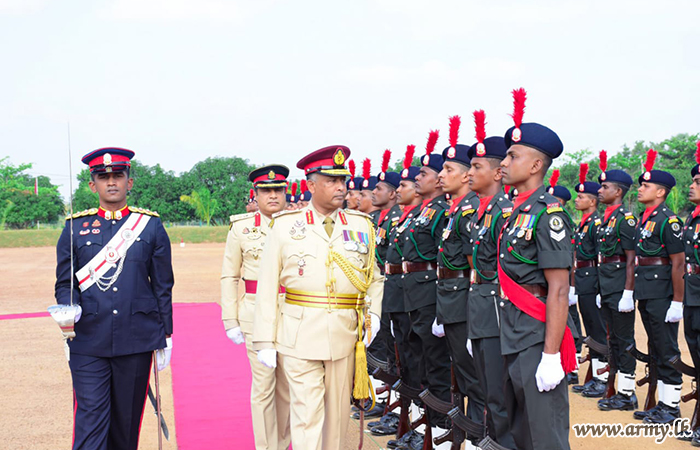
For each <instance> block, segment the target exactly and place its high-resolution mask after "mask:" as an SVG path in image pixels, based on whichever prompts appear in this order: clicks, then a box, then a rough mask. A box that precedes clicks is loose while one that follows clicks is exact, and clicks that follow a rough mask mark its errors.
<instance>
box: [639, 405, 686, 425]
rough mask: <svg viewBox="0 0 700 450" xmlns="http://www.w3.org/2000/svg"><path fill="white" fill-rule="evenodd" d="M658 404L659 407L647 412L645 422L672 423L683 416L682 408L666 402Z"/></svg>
mask: <svg viewBox="0 0 700 450" xmlns="http://www.w3.org/2000/svg"><path fill="white" fill-rule="evenodd" d="M657 406H658V407H659V409H657V410H656V411H654V412H653V413H651V414H647V416H646V417H645V418H644V423H671V422H673V421H674V420H676V419H678V418H679V417H680V416H681V409H680V408H679V407H677V406H676V407H675V408H674V407H673V406H669V405H667V404H666V403H664V402H659V403H658V404H657Z"/></svg>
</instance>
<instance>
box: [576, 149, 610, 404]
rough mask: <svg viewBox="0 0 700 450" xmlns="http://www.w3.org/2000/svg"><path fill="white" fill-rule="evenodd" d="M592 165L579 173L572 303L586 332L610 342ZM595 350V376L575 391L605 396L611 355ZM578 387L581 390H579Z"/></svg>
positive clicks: (596, 188) (592, 336)
mask: <svg viewBox="0 0 700 450" xmlns="http://www.w3.org/2000/svg"><path fill="white" fill-rule="evenodd" d="M587 174H588V164H587V163H583V164H581V170H580V173H579V181H580V183H579V184H578V185H576V187H575V190H576V192H577V195H576V209H577V210H578V211H581V214H582V216H581V222H580V223H579V225H578V228H577V229H576V230H575V233H574V252H575V258H576V261H575V262H574V268H575V269H574V273H573V274H572V275H573V276H572V283H571V289H570V290H569V305H573V307H574V308H575V307H576V306H575V305H577V304H578V306H579V308H580V309H581V316H583V324H584V325H585V327H586V333H588V335H589V336H590V337H591V338H593V339H595V340H596V341H597V342H599V343H601V344H603V345H606V343H607V337H606V331H605V326H604V325H603V319H602V318H601V317H600V310H599V309H598V306H597V302H596V296H597V295H598V270H597V268H596V263H597V261H598V227H600V225H601V220H600V215H599V214H598V211H597V210H596V208H597V207H598V190H600V185H599V184H598V183H594V182H592V181H586V175H587ZM569 309H571V308H569ZM589 351H590V353H591V369H592V373H593V378H591V380H590V381H589V382H588V383H586V384H584V385H579V386H574V392H576V391H580V392H581V394H582V395H583V396H584V397H594V398H595V397H602V396H603V394H605V389H606V384H605V383H606V382H607V379H608V373H607V372H605V373H603V374H598V369H603V368H604V366H605V364H604V361H607V355H601V354H599V353H596V352H595V351H593V350H592V349H589ZM576 388H578V389H576Z"/></svg>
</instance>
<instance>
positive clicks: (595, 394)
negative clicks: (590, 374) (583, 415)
mask: <svg viewBox="0 0 700 450" xmlns="http://www.w3.org/2000/svg"><path fill="white" fill-rule="evenodd" d="M607 389H608V384H607V383H604V382H603V381H601V380H597V379H595V378H593V384H592V385H590V386H589V387H588V388H586V389H584V390H583V392H581V395H583V396H584V397H588V398H600V397H602V396H603V395H605V391H606V390H607Z"/></svg>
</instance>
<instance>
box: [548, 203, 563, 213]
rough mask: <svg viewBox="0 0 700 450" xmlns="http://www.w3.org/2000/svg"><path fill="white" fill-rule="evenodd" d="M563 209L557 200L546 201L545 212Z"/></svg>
mask: <svg viewBox="0 0 700 450" xmlns="http://www.w3.org/2000/svg"><path fill="white" fill-rule="evenodd" d="M562 211H563V209H562V207H561V205H560V204H559V202H554V203H547V214H552V213H555V212H562Z"/></svg>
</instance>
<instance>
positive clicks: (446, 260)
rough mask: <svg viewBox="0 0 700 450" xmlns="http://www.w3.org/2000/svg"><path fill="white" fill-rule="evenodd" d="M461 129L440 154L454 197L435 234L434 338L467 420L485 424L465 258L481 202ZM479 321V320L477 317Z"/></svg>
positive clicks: (443, 179)
mask: <svg viewBox="0 0 700 450" xmlns="http://www.w3.org/2000/svg"><path fill="white" fill-rule="evenodd" d="M459 124H460V118H459V116H454V117H452V118H450V146H449V147H447V148H446V149H445V150H443V152H442V158H443V160H444V164H443V168H442V171H441V172H440V174H439V176H438V177H439V179H440V185H441V186H442V190H443V192H445V193H446V194H449V195H450V197H451V198H452V204H451V205H450V207H449V208H448V209H447V210H446V211H445V213H444V214H445V218H444V219H442V225H440V228H441V229H440V228H439V229H438V230H437V232H436V234H437V233H439V234H440V235H439V236H438V242H439V246H438V257H437V263H438V269H437V274H438V285H437V314H436V319H435V324H434V326H435V327H437V325H438V324H439V325H442V326H443V327H444V333H440V332H439V330H434V332H433V334H435V335H437V336H438V337H441V336H445V338H446V340H447V346H448V348H449V350H450V357H451V358H452V367H453V370H454V371H455V378H456V380H457V385H458V388H459V391H460V392H461V393H462V395H465V396H467V397H468V398H469V402H468V404H467V415H468V416H469V417H470V418H471V419H472V420H474V421H476V422H481V421H483V418H484V393H483V391H482V389H481V386H480V385H479V379H478V377H477V374H476V367H475V366H474V359H473V358H472V356H471V355H470V354H469V352H468V351H467V348H466V343H467V323H468V321H467V303H468V297H469V260H468V259H467V257H468V256H469V255H470V254H471V252H472V243H471V242H470V233H471V220H472V217H473V216H474V214H475V213H476V210H477V208H478V206H479V197H478V196H477V195H476V193H474V192H472V191H471V189H470V188H469V175H468V171H469V168H470V167H471V164H470V160H469V156H468V153H469V146H467V145H462V144H458V143H457V135H458V132H459ZM476 320H480V319H479V318H478V316H477V318H476ZM436 331H437V332H436Z"/></svg>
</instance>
